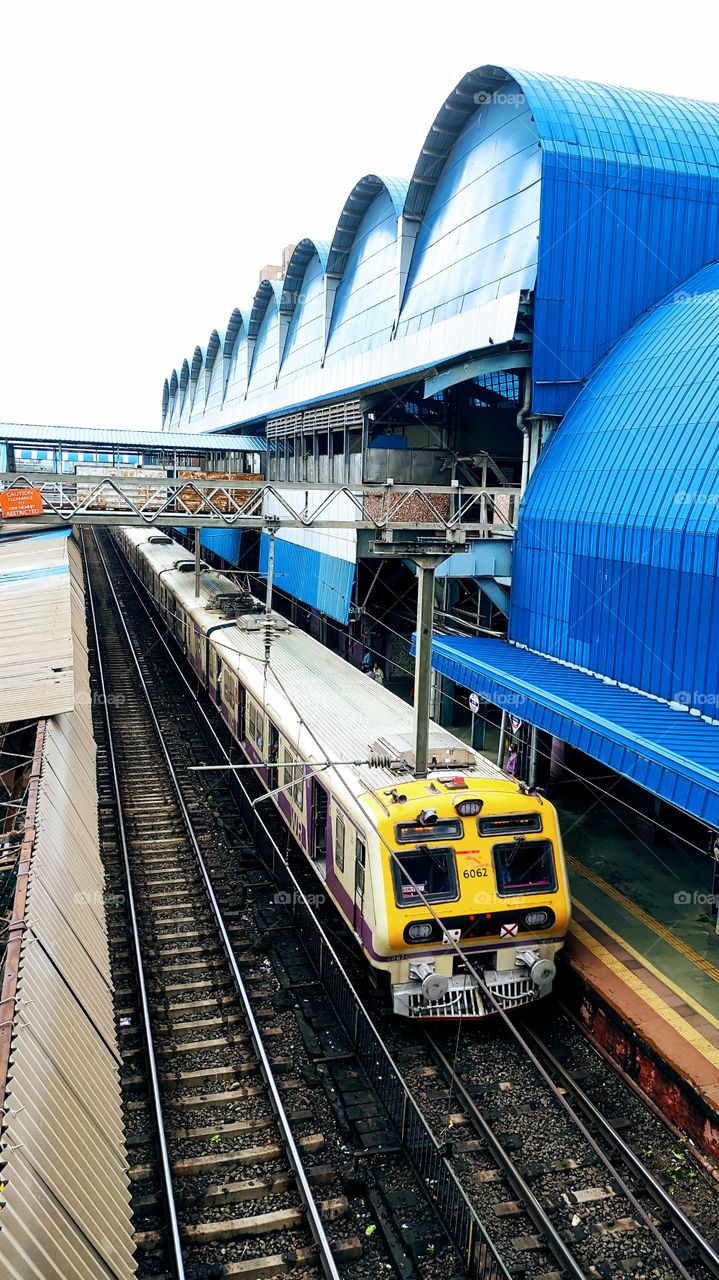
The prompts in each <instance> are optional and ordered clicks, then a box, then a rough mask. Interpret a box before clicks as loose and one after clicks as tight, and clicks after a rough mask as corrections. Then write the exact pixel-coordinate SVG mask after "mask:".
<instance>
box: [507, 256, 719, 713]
mask: <svg viewBox="0 0 719 1280" xmlns="http://www.w3.org/2000/svg"><path fill="white" fill-rule="evenodd" d="M717 422H719V263H714V264H712V265H711V266H709V267H706V268H704V269H703V270H702V271H700V272H698V273H696V274H695V275H694V276H692V277H690V278H689V279H688V280H686V281H685V282H684V283H682V284H681V286H680V287H678V288H677V289H676V291H675V292H673V293H671V294H669V295H667V297H666V298H664V300H663V301H662V302H661V303H659V304H658V305H657V306H655V307H654V308H653V309H652V310H651V311H650V312H649V313H648V314H646V315H645V316H644V317H643V318H642V319H641V320H640V321H639V322H638V323H637V324H636V325H635V326H634V327H633V328H632V329H631V330H630V332H629V333H628V334H627V335H626V336H625V337H624V338H623V339H622V341H621V342H619V343H618V345H617V346H616V347H615V348H614V350H613V351H612V352H611V353H610V355H609V356H607V358H606V359H605V360H604V361H603V363H602V364H601V365H600V367H599V368H598V369H597V371H596V373H595V374H594V376H593V377H592V378H591V379H590V381H589V383H588V385H587V387H586V388H585V390H584V391H583V392H582V394H581V396H580V397H579V399H578V400H577V402H576V404H575V405H574V406H573V407H572V409H571V410H570V411H569V413H568V414H567V416H566V418H565V419H564V421H563V423H562V424H561V426H560V427H559V428H558V430H557V432H556V433H555V435H554V437H553V438H552V440H551V443H550V444H549V446H548V447H547V448H546V450H545V451H544V452H543V453H542V455H541V456H540V459H539V463H538V465H537V467H536V469H535V472H534V474H533V476H532V479H531V481H530V484H529V487H528V489H527V493H526V495H525V499H524V503H523V505H522V511H521V516H520V522H519V532H518V535H517V540H516V546H515V555H514V569H513V583H512V607H511V614H510V636H511V638H512V639H513V640H514V641H516V642H518V643H520V644H523V645H527V646H528V647H529V648H530V649H533V650H535V651H537V652H539V653H543V654H547V655H549V656H550V657H554V658H558V659H560V660H562V661H564V662H569V663H572V664H573V665H576V666H578V667H580V668H582V669H584V670H587V671H591V672H595V673H598V674H600V675H602V676H607V677H609V678H611V679H613V680H616V681H618V682H619V683H621V684H623V685H626V686H627V687H629V688H632V689H638V690H642V691H644V692H646V693H649V694H652V695H654V696H655V697H658V698H661V699H663V700H665V701H667V702H673V703H675V704H678V705H681V706H686V707H691V708H693V709H694V710H695V711H697V712H699V713H701V714H703V715H705V716H707V717H708V718H710V719H713V720H717V721H719V645H718V644H717V641H716V637H717V635H719V431H718V429H717Z"/></svg>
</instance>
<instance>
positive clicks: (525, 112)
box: [162, 66, 719, 1025]
mask: <svg viewBox="0 0 719 1280" xmlns="http://www.w3.org/2000/svg"><path fill="white" fill-rule="evenodd" d="M718 264H719V106H717V105H715V104H710V103H706V102H699V101H690V100H685V99H678V98H673V97H670V96H667V95H662V94H653V93H648V92H643V91H637V90H632V89H623V88H617V87H614V86H607V85H600V84H592V83H586V82H581V81H577V80H572V79H567V78H563V77H556V76H550V75H544V74H538V73H535V72H530V73H528V72H523V71H518V70H513V69H510V68H503V67H499V66H483V67H479V68H478V69H476V70H474V71H471V72H469V73H468V74H467V75H466V76H464V77H463V78H462V80H461V81H460V82H459V84H458V85H457V86H456V87H455V88H454V89H453V90H452V92H451V93H450V94H449V96H448V97H447V99H446V100H445V101H444V102H443V103H442V105H441V107H440V109H439V111H438V113H437V115H436V116H435V118H434V120H433V121H432V122H431V124H430V126H429V129H428V132H427V135H426V138H425V141H424V143H423V145H422V146H421V149H420V152H419V155H418V158H417V161H416V164H415V166H414V170H413V172H412V174H411V177H409V178H408V179H406V180H403V179H398V178H386V177H380V176H379V175H375V174H370V175H366V176H364V177H363V178H361V179H360V181H359V182H357V184H356V185H355V186H354V187H353V189H352V191H351V192H350V193H349V195H348V197H347V200H346V201H345V203H344V205H343V207H342V209H341V211H340V213H339V216H338V219H337V224H336V228H335V231H334V235H333V237H332V239H331V241H330V242H322V241H317V240H313V239H310V238H304V239H298V241H297V243H296V245H295V246H294V248H292V247H291V248H290V250H288V252H287V254H286V258H285V261H284V262H283V266H282V269H281V274H279V278H272V279H267V278H265V279H262V280H261V282H260V285H259V287H258V289H257V292H256V294H255V297H254V299H253V300H252V301H251V302H250V304H249V306H248V307H247V308H246V309H239V308H238V309H237V310H235V311H234V312H233V313H232V315H231V317H230V318H229V320H228V322H227V325H226V328H225V329H223V330H219V329H218V330H215V331H213V333H212V335H211V336H210V338H209V340H208V342H207V343H206V345H205V346H198V347H197V348H196V349H195V351H194V353H193V355H192V356H191V357H188V359H186V360H185V361H184V362H183V363H182V365H181V366H180V367H179V368H178V369H176V370H173V371H172V372H171V373H170V375H169V377H168V378H167V380H166V382H165V385H164V390H163V402H162V426H163V429H164V430H165V431H167V432H170V433H172V432H174V431H187V430H190V429H193V430H202V431H208V430H209V431H215V430H216V431H226V430H229V429H233V430H238V429H241V430H242V431H247V432H252V433H253V434H258V433H259V434H262V433H264V434H265V435H266V438H267V442H268V453H267V468H268V474H269V475H270V477H271V478H273V479H274V480H276V481H277V482H278V483H280V484H281V482H282V481H285V482H294V483H296V482H305V483H308V484H309V483H312V482H314V483H332V484H343V485H346V486H348V487H349V488H351V486H352V484H353V483H355V484H358V483H365V484H367V483H376V484H377V485H378V486H382V485H385V486H386V484H387V481H388V479H391V480H393V481H394V483H395V484H399V483H416V484H418V485H421V484H423V483H424V484H428V483H434V484H451V483H452V482H453V481H455V480H457V481H460V482H461V483H467V484H476V485H481V486H482V487H484V488H486V490H487V503H488V507H489V509H491V511H492V513H493V520H494V527H493V528H492V530H491V531H490V532H489V534H488V535H487V536H486V537H485V538H482V539H478V540H477V541H476V542H475V543H473V544H472V545H471V546H469V547H467V548H466V550H464V551H463V552H461V553H458V554H456V555H454V556H452V557H451V558H450V559H449V560H448V561H447V562H446V564H445V566H444V567H443V569H442V570H441V571H440V573H439V574H438V578H439V594H438V598H437V622H438V628H437V634H436V636H435V641H434V656H433V664H434V667H435V669H436V672H437V694H436V701H435V714H436V715H437V716H438V717H439V716H441V717H442V718H443V719H445V720H448V721H451V720H454V721H455V722H457V721H458V720H459V721H460V722H461V721H462V720H467V721H468V720H469V711H468V700H469V694H470V693H474V694H475V695H477V698H478V699H479V700H480V701H479V705H480V708H481V710H480V713H479V715H478V716H477V717H476V722H477V723H476V724H475V723H474V721H475V717H472V720H473V723H472V732H473V733H474V734H475V741H476V742H477V743H478V744H479V745H482V733H481V728H480V726H482V725H484V726H486V725H489V726H490V730H491V729H493V730H494V732H495V737H494V738H491V736H490V737H489V738H488V739H487V741H489V742H491V744H492V745H493V746H494V747H495V749H496V733H497V732H498V731H499V727H500V716H501V720H502V742H503V743H504V744H506V742H507V741H508V738H509V736H510V735H511V734H514V735H515V736H516V740H517V745H518V747H519V750H520V762H521V768H522V770H523V772H524V776H529V778H530V780H537V781H539V782H544V781H546V780H547V779H548V778H550V776H551V778H553V779H554V780H555V781H558V780H560V779H561V778H562V776H563V777H564V780H565V782H567V783H571V780H572V779H573V778H574V779H577V778H583V779H589V780H590V781H591V780H592V779H593V785H596V786H597V787H598V788H599V789H600V790H601V791H602V792H603V793H605V794H606V792H607V791H612V793H613V795H614V796H615V797H616V798H617V801H618V803H620V804H622V805H623V806H624V810H623V811H624V813H625V818H626V825H627V826H628V827H631V830H632V831H633V832H634V834H635V835H636V833H637V832H639V834H640V836H641V839H642V841H643V842H644V843H645V844H648V845H651V844H652V841H653V840H654V839H655V837H656V836H657V833H663V834H664V836H665V837H666V839H667V840H669V842H670V846H671V847H674V845H672V843H671V842H672V841H676V840H682V841H684V842H685V843H684V844H682V845H677V846H676V847H677V848H680V847H681V848H682V849H683V848H684V847H685V845H686V847H687V848H691V849H693V850H694V852H695V853H699V852H700V853H701V858H700V862H701V869H700V871H698V872H697V875H698V877H699V879H698V881H696V880H693V881H692V885H695V884H696V883H700V884H702V885H704V886H705V888H706V891H707V892H706V900H707V903H706V905H707V913H708V914H709V915H711V912H712V910H713V909H714V903H713V902H712V899H711V891H712V880H713V874H712V859H711V856H709V857H707V854H709V855H711V854H712V853H713V851H714V850H715V848H716V842H715V832H716V831H717V829H719V711H718V710H717V701H718V699H719V646H717V643H716V639H715V637H716V634H717V623H718V621H719V618H718V617H717V610H719V589H718V586H717V582H718V570H719V566H718V565H717V548H718V541H717V534H718V532H719V516H718V511H719V505H718V504H719V438H718V437H717V426H716V424H717V420H718V419H719V265H718ZM265 274H267V273H265ZM271 274H274V275H277V274H278V273H277V272H275V273H271ZM320 496H321V495H320ZM318 500H319V497H318V496H317V495H315V494H314V493H313V492H312V491H308V501H309V502H312V501H318ZM335 501H336V502H337V503H338V510H339V509H340V508H341V504H342V503H343V501H348V500H347V499H344V498H343V497H342V496H338V497H337V498H336V499H335ZM366 552H367V548H366V547H365V546H364V545H363V543H362V539H361V537H360V536H359V535H357V534H354V533H351V532H346V531H345V532H343V533H342V534H341V535H340V534H335V533H333V532H331V531H314V532H313V531H307V532H305V531H296V532H295V531H291V532H287V531H285V532H283V534H282V535H281V537H278V541H277V556H276V562H275V572H276V579H275V581H276V586H277V587H278V588H280V589H281V590H283V591H284V592H285V593H286V594H287V596H288V598H289V599H290V600H291V602H292V608H293V611H294V616H295V617H296V618H298V619H299V618H303V619H305V621H306V623H307V625H309V626H311V627H312V628H313V629H314V630H315V631H316V632H317V633H318V634H320V635H321V636H322V638H324V639H326V640H327V641H328V642H331V643H333V644H335V645H337V646H338V647H340V648H343V647H344V649H345V651H347V652H348V653H349V654H355V655H356V654H361V652H362V651H363V649H364V648H365V647H369V648H371V649H374V650H377V651H378V652H379V653H380V655H381V659H382V661H383V662H384V663H385V664H386V671H387V674H388V676H389V677H390V679H392V678H393V677H396V678H397V683H398V687H399V684H400V683H401V681H400V677H401V675H402V672H403V669H405V668H406V666H407V664H406V663H404V660H403V655H405V656H406V655H407V653H408V650H409V644H410V636H411V631H412V623H413V617H414V607H413V606H414V600H413V590H414V578H413V573H412V568H411V566H410V565H407V564H397V563H395V562H392V563H385V562H382V561H377V560H372V559H371V558H369V557H368V556H367V554H366ZM264 568H266V547H264V548H263V552H262V554H261V561H260V570H261V571H262V570H263V569H264ZM353 646H354V647H353ZM409 683H411V681H408V684H409ZM472 703H473V705H476V703H475V701H474V700H472ZM512 726H514V727H512ZM682 856H683V855H682ZM677 857H679V855H678V854H677ZM675 878H676V877H675ZM671 888H672V882H671V880H669V881H668V882H667V886H666V892H667V893H669V891H670V889H671ZM675 890H676V892H677V893H682V892H684V888H683V881H682V880H681V877H680V878H679V879H677V880H676V885H675ZM652 909H654V907H653V908H652ZM656 910H659V906H658V905H657V906H656ZM696 936H697V937H698V936H699V935H698V933H697V935H696ZM718 1025H719V1024H718Z"/></svg>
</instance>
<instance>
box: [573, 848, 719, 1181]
mask: <svg viewBox="0 0 719 1280" xmlns="http://www.w3.org/2000/svg"><path fill="white" fill-rule="evenodd" d="M568 844H569V846H570V847H571V835H570V837H569V840H568ZM632 852H633V854H634V853H635V852H636V851H635V850H633V851H632ZM650 856H653V855H652V851H648V852H647V854H646V859H647V860H648V859H649V857H650ZM567 861H568V865H569V872H570V879H571V885H572V897H573V915H574V918H573V922H572V927H571V932H570V936H569V938H568V940H567V944H566V947H565V950H564V961H565V986H566V988H567V991H568V993H569V996H570V999H571V1000H572V1002H573V1004H574V1006H575V1008H576V1010H577V1012H578V1013H579V1014H580V1016H581V1017H582V1019H583V1020H584V1021H585V1022H586V1023H587V1024H588V1025H589V1026H590V1028H591V1030H592V1032H593V1034H594V1035H595V1037H596V1038H597V1039H598V1040H599V1042H600V1043H601V1044H602V1045H603V1046H604V1048H606V1049H608V1051H609V1052H610V1053H611V1055H612V1057H614V1058H615V1059H617V1060H618V1061H619V1062H620V1064H621V1065H622V1066H623V1068H624V1069H625V1071H627V1073H628V1074H629V1075H630V1076H631V1077H632V1078H633V1079H635V1080H636V1082H637V1083H638V1084H639V1085H641V1087H642V1088H643V1089H644V1091H645V1092H646V1093H647V1094H648V1095H649V1097H650V1098H652V1100H653V1101H654V1102H655V1103H656V1104H657V1106H658V1107H659V1108H660V1110H661V1111H662V1112H663V1114H665V1115H666V1116H667V1117H668V1118H669V1119H670V1120H672V1121H673V1122H674V1123H675V1124H676V1125H677V1126H679V1127H680V1128H681V1129H683V1130H685V1131H686V1132H687V1133H689V1134H690V1136H691V1137H692V1138H693V1139H694V1140H695V1141H696V1142H697V1144H698V1145H700V1146H701V1147H702V1149H703V1150H704V1151H706V1152H707V1153H709V1154H712V1155H714V1156H717V1157H719V946H717V947H715V946H714V945H713V939H712V938H711V936H710V934H709V930H708V929H706V930H705V931H704V936H703V938H702V930H701V929H700V928H699V927H698V926H697V921H696V918H695V917H696V912H695V910H694V908H695V907H696V899H695V897H694V894H695V893H697V895H699V891H695V890H679V891H677V893H678V895H682V894H684V893H689V894H690V895H691V897H692V902H691V906H690V904H688V903H683V902H681V901H679V902H678V903H677V902H675V901H674V895H672V898H671V907H672V909H673V919H671V916H672V912H671V911H670V910H669V909H668V904H667V902H666V895H664V897H663V896H662V895H663V888H662V880H663V879H664V878H665V876H666V877H668V876H669V875H670V874H671V871H669V872H667V873H665V876H662V874H661V873H660V874H658V875H657V874H655V875H653V876H646V878H645V880H644V883H643V885H642V888H641V890H638V882H639V881H640V880H641V876H642V869H641V862H642V859H637V858H636V857H635V858H634V860H633V864H632V865H633V870H632V879H633V880H634V881H635V884H634V892H633V893H632V896H631V897H630V896H628V895H627V894H626V893H624V892H623V891H622V890H621V889H620V888H618V887H617V885H616V884H615V883H610V881H609V880H608V879H605V878H604V876H602V875H600V874H598V873H597V871H596V870H594V869H593V868H592V866H590V865H587V862H585V861H580V859H579V858H578V857H576V856H574V855H573V854H572V853H568V855H567ZM587 861H588V860H587ZM625 875H626V868H625ZM647 907H649V909H647ZM687 908H689V909H687ZM662 916H663V917H664V918H665V919H666V918H670V921H671V922H670V923H664V922H663V919H662ZM682 916H683V917H684V918H682ZM692 943H695V944H696V945H692ZM699 947H701V950H699V949H698V948H699ZM715 954H716V957H717V959H716V960H715V959H714V955H715ZM568 971H569V972H568Z"/></svg>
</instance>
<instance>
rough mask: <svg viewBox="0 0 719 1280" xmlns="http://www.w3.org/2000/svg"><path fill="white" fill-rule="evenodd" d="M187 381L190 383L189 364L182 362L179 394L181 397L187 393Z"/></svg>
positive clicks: (187, 361)
mask: <svg viewBox="0 0 719 1280" xmlns="http://www.w3.org/2000/svg"><path fill="white" fill-rule="evenodd" d="M189 381H190V362H189V360H183V361H182V368H181V370H180V393H181V395H182V396H183V397H184V395H185V392H186V391H187V384H188V383H189Z"/></svg>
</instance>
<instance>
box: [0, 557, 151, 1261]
mask: <svg viewBox="0 0 719 1280" xmlns="http://www.w3.org/2000/svg"><path fill="white" fill-rule="evenodd" d="M69 546H70V561H71V570H72V581H73V591H72V619H73V642H74V652H75V681H76V691H77V692H76V705H75V710H74V711H73V712H70V713H68V714H65V715H60V716H57V717H54V718H53V719H51V720H48V722H47V725H46V731H45V747H44V758H43V764H42V773H41V778H40V785H39V796H38V806H37V815H36V833H35V843H34V852H33V855H32V863H31V869H30V881H29V889H28V897H27V903H26V915H25V920H26V931H25V933H24V938H23V944H22V953H21V961H20V969H19V974H18V983H17V1004H16V1010H17V1012H16V1019H15V1026H14V1035H13V1043H12V1050H11V1063H10V1073H9V1074H10V1082H9V1086H8V1090H7V1093H6V1097H5V1107H6V1128H5V1131H4V1132H3V1136H2V1160H3V1161H4V1162H5V1167H4V1171H3V1181H4V1183H5V1192H4V1198H5V1207H4V1209H3V1211H2V1213H1V1214H0V1274H2V1276H3V1278H5V1277H7V1280H69V1277H72V1280H108V1277H109V1276H115V1277H117V1278H118V1280H127V1278H128V1277H130V1276H132V1275H134V1273H135V1264H134V1258H133V1243H132V1232H131V1221H130V1207H129V1200H130V1197H129V1190H128V1176H127V1161H126V1157H125V1150H124V1140H123V1124H122V1112H121V1099H120V1088H119V1056H118V1052H117V1043H116V1039H115V1021H114V1009H113V1000H112V987H111V979H110V966H109V958H108V948H107V938H106V925H105V912H104V874H103V867H102V863H101V861H100V855H99V849H98V830H97V789H96V780H95V743H94V740H93V736H92V712H91V700H90V687H89V679H88V670H87V636H86V629H85V612H84V601H83V592H82V569H81V564H80V558H79V551H78V548H77V545H76V544H75V543H74V542H70V544H69Z"/></svg>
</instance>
